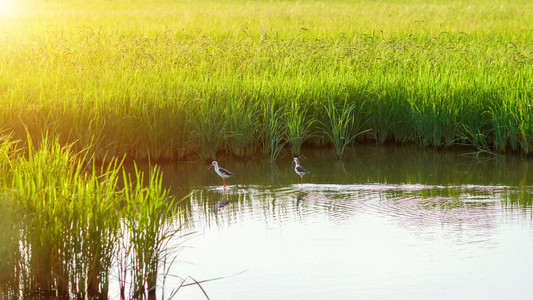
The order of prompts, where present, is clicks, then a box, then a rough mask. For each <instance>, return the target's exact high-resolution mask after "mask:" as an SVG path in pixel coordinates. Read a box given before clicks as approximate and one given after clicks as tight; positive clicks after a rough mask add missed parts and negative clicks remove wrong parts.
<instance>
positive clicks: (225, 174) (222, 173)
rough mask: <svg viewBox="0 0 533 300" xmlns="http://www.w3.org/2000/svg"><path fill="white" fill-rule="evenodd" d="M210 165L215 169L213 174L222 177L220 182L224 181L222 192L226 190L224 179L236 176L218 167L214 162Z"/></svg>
mask: <svg viewBox="0 0 533 300" xmlns="http://www.w3.org/2000/svg"><path fill="white" fill-rule="evenodd" d="M211 165H212V166H213V167H214V168H215V172H217V174H218V176H220V177H222V180H223V181H224V190H226V178H228V177H233V176H237V174H234V173H231V172H230V171H228V170H226V169H224V168H221V167H219V166H218V162H217V161H216V160H215V161H213V162H212V163H211Z"/></svg>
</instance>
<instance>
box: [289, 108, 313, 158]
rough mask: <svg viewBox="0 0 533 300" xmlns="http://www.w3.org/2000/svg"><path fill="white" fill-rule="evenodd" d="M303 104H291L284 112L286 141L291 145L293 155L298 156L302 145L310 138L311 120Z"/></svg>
mask: <svg viewBox="0 0 533 300" xmlns="http://www.w3.org/2000/svg"><path fill="white" fill-rule="evenodd" d="M302 105H305V104H301V103H297V102H292V103H291V104H290V105H289V106H288V107H287V108H286V111H285V120H287V139H288V141H289V143H290V144H291V151H292V154H293V155H300V151H301V149H302V144H303V143H304V142H305V141H306V140H307V139H309V138H310V135H311V128H312V125H313V120H311V118H310V116H309V114H308V112H307V110H308V109H309V107H308V106H302Z"/></svg>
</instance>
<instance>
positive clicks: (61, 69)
mask: <svg viewBox="0 0 533 300" xmlns="http://www.w3.org/2000/svg"><path fill="white" fill-rule="evenodd" d="M6 11H7V12H6ZM0 18H1V20H2V22H1V23H0V24H1V25H0V107H1V110H0V120H2V124H1V126H2V129H3V130H5V131H7V132H12V133H13V137H14V138H17V139H24V138H25V135H26V130H27V131H29V132H30V135H31V136H32V138H33V139H34V140H37V139H39V137H40V136H41V135H42V132H43V131H46V132H48V133H49V134H50V135H51V136H54V137H58V138H59V140H60V142H61V143H62V144H63V145H67V144H71V143H74V146H73V148H74V150H81V149H85V148H87V146H88V145H93V147H91V148H90V149H91V150H90V151H91V154H95V155H96V157H98V158H103V157H105V156H108V157H109V155H112V156H119V157H121V156H122V155H124V154H127V155H128V157H130V158H133V159H148V158H150V159H153V160H161V159H162V160H170V159H184V158H186V157H200V158H202V159H213V158H214V157H215V156H216V154H217V153H220V152H229V153H233V154H235V155H238V156H250V155H252V154H253V153H256V152H257V151H256V150H260V149H262V150H263V151H262V152H264V153H265V155H267V156H269V157H270V158H271V159H275V158H276V157H277V156H278V154H279V151H280V147H281V149H283V150H289V149H292V151H294V153H295V154H298V153H299V147H301V144H304V145H307V146H322V145H328V146H330V147H332V148H335V149H337V148H338V146H341V148H342V147H345V146H346V145H350V144H353V143H362V142H372V143H378V144H387V143H415V144H418V145H420V146H423V147H427V146H430V147H449V146H454V145H468V146H471V147H475V148H478V149H480V150H484V151H494V152H508V151H513V152H521V153H523V154H530V153H531V152H532V151H533V117H532V116H533V114H532V112H533V111H532V110H533V109H532V107H531V103H532V101H533V88H532V87H533V23H532V22H531V20H532V19H533V3H531V1H523V0H500V1H486V0H466V1H438V2H428V1H422V0H414V1H404V0H379V1H371V2H367V1H359V0H348V1H335V0H333V1H326V2H317V1H305V0H304V1H267V2H265V1H252V2H247V1H240V0H232V1H209V0H201V1H194V2H190V1H167V0H158V1H145V0H140V1H127V0H118V1H100V0H95V1H90V2H87V1H78V0H67V1H61V2H56V1H37V0H23V1H21V2H17V3H14V4H13V5H12V6H11V7H9V9H8V10H6V9H4V13H2V14H0ZM331 101H333V102H334V103H331ZM346 102H349V103H346ZM352 102H353V103H357V104H356V105H357V107H356V108H354V109H351V105H352V104H351V103H352ZM331 105H334V107H336V108H337V109H340V108H342V107H345V105H347V106H346V107H345V108H349V110H348V111H346V113H350V114H351V115H349V116H348V115H347V116H342V111H339V112H338V113H339V114H341V115H340V116H339V115H337V114H331V111H330V113H327V112H326V111H325V108H328V107H329V108H331V107H332V106H331ZM295 106H296V108H295ZM298 106H300V107H301V108H298ZM295 114H303V116H301V118H302V119H301V120H298V119H295ZM272 116H273V117H275V118H277V120H272V119H271V118H270V117H272ZM332 117H341V118H346V119H345V120H344V121H346V122H348V123H350V124H345V125H349V126H350V127H351V128H347V129H346V130H347V134H348V136H347V137H345V139H344V141H343V142H342V145H341V144H339V141H338V140H337V139H338V138H339V137H338V136H336V134H333V133H332V132H331V130H332V128H331V125H333V124H334V123H335V122H338V120H331V119H330V118H332ZM298 122H303V123H298ZM352 123H353V124H352ZM297 124H300V125H297ZM297 128H300V130H301V132H300V133H298V129H297ZM328 132H330V134H328ZM274 133H275V134H274ZM333 146H334V147H333ZM336 153H337V155H342V150H340V149H337V150H336Z"/></svg>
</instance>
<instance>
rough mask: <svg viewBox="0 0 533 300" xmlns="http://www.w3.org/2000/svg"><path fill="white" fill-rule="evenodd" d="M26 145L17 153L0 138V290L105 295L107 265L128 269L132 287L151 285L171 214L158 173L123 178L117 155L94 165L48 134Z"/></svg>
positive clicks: (13, 293)
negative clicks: (37, 142) (1, 169)
mask: <svg viewBox="0 0 533 300" xmlns="http://www.w3.org/2000/svg"><path fill="white" fill-rule="evenodd" d="M29 144H30V146H29V148H28V149H27V150H28V151H27V155H24V156H23V155H17V154H16V150H17V148H14V147H13V145H14V144H13V142H10V141H9V140H5V141H4V142H3V143H1V144H0V153H1V154H2V155H1V157H0V166H2V167H4V171H6V172H4V173H3V174H2V175H1V176H2V177H1V179H2V193H1V199H2V203H1V205H0V214H1V216H2V220H1V221H0V229H2V231H1V233H0V235H2V241H3V245H2V246H1V247H0V254H2V256H1V259H0V271H1V274H2V275H1V276H0V290H2V291H3V293H4V296H8V297H16V295H20V294H24V295H31V294H38V295H41V296H52V295H56V294H57V295H59V296H60V297H71V296H73V297H76V298H86V297H89V298H90V297H97V298H102V297H107V294H108V289H109V286H108V283H109V276H110V273H109V270H110V269H111V268H112V265H113V264H114V263H119V264H121V266H127V267H128V268H127V270H128V272H130V278H132V279H134V282H133V286H134V289H135V291H138V290H140V287H144V286H146V287H147V289H152V288H154V287H155V276H156V274H157V268H158V264H159V259H160V258H161V254H162V251H163V249H164V246H165V243H166V241H167V240H168V239H169V238H170V237H171V236H172V235H173V233H174V231H172V230H170V227H169V226H170V223H169V221H170V220H171V217H172V216H174V215H175V214H176V213H177V211H176V210H175V206H174V201H173V200H172V199H171V198H170V197H169V196H168V192H167V191H166V190H164V189H163V188H162V186H161V174H160V172H159V171H158V170H157V169H154V170H152V171H151V172H150V174H148V175H147V177H148V181H147V182H143V181H142V180H141V178H142V177H143V175H142V174H141V173H140V172H138V171H135V173H134V178H135V179H134V180H130V178H129V176H126V174H125V173H124V171H123V169H122V163H121V162H119V161H117V160H114V159H113V160H111V161H107V162H103V163H99V164H97V163H96V161H95V159H94V158H90V157H88V156H87V154H86V153H87V152H85V153H83V152H82V153H75V152H73V151H72V147H62V146H60V145H59V143H58V142H57V141H54V140H50V139H48V138H44V139H42V140H41V144H40V145H39V147H33V146H32V143H31V142H30V143H29ZM5 166H9V167H10V168H9V169H8V170H6V168H5ZM122 174H124V175H123V176H121V175H122ZM121 177H122V178H123V179H124V180H123V182H122V183H121V184H119V178H121ZM124 226H125V227H124ZM165 228H166V229H165ZM121 240H127V241H128V247H126V248H124V247H121V246H119V245H120V244H121V243H119V241H121ZM130 254H131V255H130ZM123 270H124V271H125V270H126V268H123ZM142 291H143V293H144V290H142ZM152 292H153V293H155V289H152Z"/></svg>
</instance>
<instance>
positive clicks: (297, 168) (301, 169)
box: [294, 157, 309, 183]
mask: <svg viewBox="0 0 533 300" xmlns="http://www.w3.org/2000/svg"><path fill="white" fill-rule="evenodd" d="M294 163H295V164H296V166H295V167H294V172H296V174H298V175H300V178H301V179H302V181H301V183H304V175H305V174H309V171H307V170H306V169H304V167H302V166H300V162H299V161H298V157H295V158H294Z"/></svg>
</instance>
